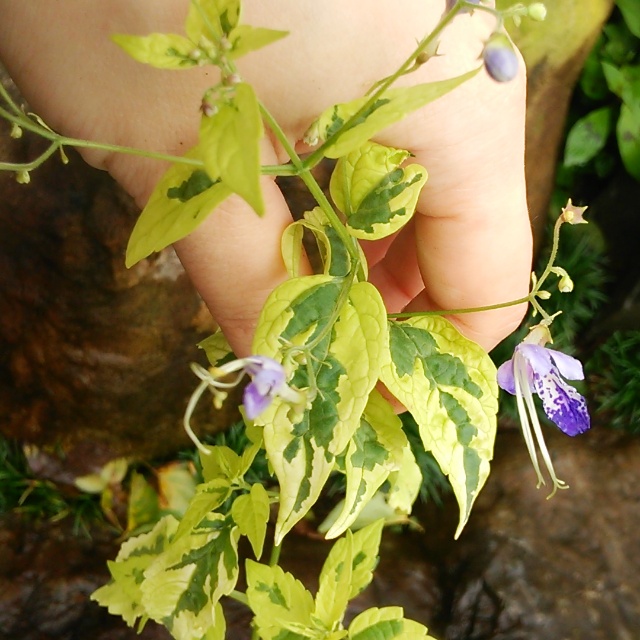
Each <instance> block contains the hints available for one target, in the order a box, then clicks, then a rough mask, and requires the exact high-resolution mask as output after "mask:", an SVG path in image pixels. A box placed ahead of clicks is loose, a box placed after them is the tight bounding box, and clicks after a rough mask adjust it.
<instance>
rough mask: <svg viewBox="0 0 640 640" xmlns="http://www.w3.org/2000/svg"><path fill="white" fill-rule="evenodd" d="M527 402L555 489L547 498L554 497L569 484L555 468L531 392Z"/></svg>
mask: <svg viewBox="0 0 640 640" xmlns="http://www.w3.org/2000/svg"><path fill="white" fill-rule="evenodd" d="M525 400H526V402H527V406H528V408H529V412H530V414H531V423H532V426H533V432H534V433H535V435H536V440H537V441H538V448H539V449H540V454H541V455H542V459H543V460H544V464H545V466H546V467H547V471H548V472H549V476H550V477H551V480H552V482H553V490H552V491H551V493H550V494H549V495H548V496H547V500H548V499H549V498H552V497H553V496H554V495H555V494H556V491H557V490H558V489H568V488H569V485H568V484H567V483H566V482H565V481H564V480H560V479H559V478H558V477H557V476H556V472H555V469H554V468H553V462H551V456H550V455H549V450H548V449H547V444H546V442H545V441H544V436H543V435H542V428H541V427H540V421H539V420H538V414H537V413H536V407H535V404H534V402H533V396H532V395H531V392H529V397H527V398H525Z"/></svg>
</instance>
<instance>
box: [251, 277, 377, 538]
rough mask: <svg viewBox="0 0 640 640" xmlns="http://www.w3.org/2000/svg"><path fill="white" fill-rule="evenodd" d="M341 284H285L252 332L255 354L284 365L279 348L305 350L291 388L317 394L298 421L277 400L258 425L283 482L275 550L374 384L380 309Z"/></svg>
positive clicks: (312, 496)
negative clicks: (303, 361) (265, 356)
mask: <svg viewBox="0 0 640 640" xmlns="http://www.w3.org/2000/svg"><path fill="white" fill-rule="evenodd" d="M345 284H346V283H345V281H344V280H343V279H340V278H333V277H331V276H325V275H318V276H307V277H303V278H296V279H293V280H289V281H287V282H285V283H284V284H282V285H280V286H279V287H278V288H277V289H276V290H275V291H274V292H273V294H272V295H271V296H270V297H269V299H268V301H267V303H266V305H265V307H264V310H263V313H262V316H261V319H260V321H259V324H258V329H257V331H256V335H255V339H254V345H253V352H254V353H257V354H260V355H267V356H270V357H272V358H276V359H279V360H283V357H284V358H285V359H286V357H287V355H286V353H285V355H284V356H283V353H282V351H283V349H282V348H281V347H282V345H287V346H289V353H291V354H296V353H300V352H301V351H300V350H303V351H304V350H306V352H307V355H306V356H305V357H306V362H305V363H301V364H299V366H298V368H297V369H296V371H295V372H294V375H293V377H292V379H291V380H290V384H292V385H293V386H294V387H297V388H298V389H308V388H311V389H312V390H315V389H317V391H316V392H315V393H314V392H313V391H311V392H310V393H311V396H310V402H309V405H308V406H307V408H306V409H305V410H304V412H302V414H301V415H295V414H294V412H293V411H292V410H291V409H292V408H291V407H290V406H289V405H288V404H286V403H285V402H284V401H283V400H280V399H278V398H276V399H275V400H274V402H273V403H272V404H271V406H270V407H269V408H268V409H267V410H266V411H265V412H264V413H263V414H261V415H260V416H259V418H258V419H256V424H261V425H264V427H265V429H264V441H265V448H266V450H267V453H268V456H269V460H270V462H271V464H272V465H273V468H274V471H275V474H276V476H277V477H278V481H279V483H280V491H281V497H280V511H279V514H278V522H277V525H276V544H279V542H280V541H281V540H282V537H283V536H284V535H285V534H286V533H287V532H288V531H289V530H290V529H291V527H292V526H293V525H294V524H295V523H296V522H298V521H299V520H300V519H301V518H302V517H303V516H304V515H305V513H306V512H307V511H308V510H309V508H310V507H311V506H312V505H313V503H314V502H315V501H316V499H317V498H318V495H319V493H320V490H321V489H322V487H323V486H324V484H325V482H326V480H327V478H328V476H329V473H330V472H331V470H332V468H333V465H334V460H335V456H336V455H337V454H339V453H341V452H342V450H343V449H344V448H345V447H346V446H347V444H348V442H349V440H350V439H351V437H352V435H353V433H354V432H355V430H356V428H357V427H358V425H359V423H360V416H361V415H362V412H363V411H364V407H365V405H366V402H367V398H368V396H369V393H370V391H371V389H372V388H373V386H374V385H375V383H376V381H377V379H378V373H379V368H380V358H381V356H382V353H383V351H384V350H385V343H386V311H385V308H384V304H383V302H382V299H381V298H380V294H379V293H378V291H377V289H375V287H373V286H372V285H371V284H369V283H367V282H358V283H356V284H354V285H352V286H351V288H350V290H349V292H348V294H347V295H344V293H343V287H344V286H345ZM340 303H342V306H341V308H340V309H339V313H338V315H337V316H336V315H335V313H334V310H335V309H336V306H339V304H340ZM286 351H287V349H285V352H286Z"/></svg>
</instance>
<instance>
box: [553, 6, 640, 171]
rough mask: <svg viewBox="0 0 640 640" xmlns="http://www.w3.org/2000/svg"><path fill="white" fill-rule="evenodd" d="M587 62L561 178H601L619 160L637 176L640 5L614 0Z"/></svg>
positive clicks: (639, 164) (639, 158) (639, 168)
mask: <svg viewBox="0 0 640 640" xmlns="http://www.w3.org/2000/svg"><path fill="white" fill-rule="evenodd" d="M617 7H618V11H617V12H616V14H615V15H614V16H613V18H612V19H611V20H610V21H609V22H608V24H607V25H606V26H605V27H604V29H603V33H602V35H601V36H600V38H599V40H598V43H597V44H596V46H595V47H594V49H593V51H592V52H591V54H590V56H589V58H588V59H587V61H586V64H585V67H584V70H583V72H582V75H581V78H580V83H579V89H578V94H577V95H576V97H575V99H574V108H573V110H572V113H573V114H574V115H573V118H574V119H575V121H574V122H573V123H572V126H571V128H570V130H569V133H568V136H567V141H566V145H565V150H564V160H563V173H564V174H565V175H564V179H565V180H567V181H570V180H571V178H572V177H574V176H576V175H579V174H582V173H586V174H594V173H595V174H596V175H597V176H600V177H603V176H605V175H608V174H609V173H610V172H611V171H612V169H613V168H614V167H615V166H616V165H617V164H618V163H619V162H620V161H622V164H623V165H624V167H625V169H626V171H627V172H628V173H629V174H630V175H631V176H633V177H634V178H635V179H636V180H640V4H639V3H638V2H635V0H618V2H617Z"/></svg>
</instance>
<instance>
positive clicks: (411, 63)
mask: <svg viewBox="0 0 640 640" xmlns="http://www.w3.org/2000/svg"><path fill="white" fill-rule="evenodd" d="M465 6H466V3H465V2H464V1H463V0H458V2H456V4H455V5H454V6H453V8H452V9H451V11H449V12H447V14H446V15H445V16H444V17H443V18H442V19H441V20H440V22H439V23H438V24H437V25H436V27H435V28H434V30H433V31H431V33H429V34H428V35H426V36H425V37H424V38H423V39H422V40H421V41H420V42H419V43H418V46H417V47H416V48H415V49H414V51H413V53H411V55H410V56H409V57H408V58H407V59H406V60H405V61H404V62H403V63H402V64H401V65H400V67H399V68H398V69H397V70H396V72H395V73H394V74H392V75H390V76H389V77H388V78H385V79H384V80H382V81H380V82H379V83H376V84H375V85H374V87H372V89H370V90H369V91H372V93H371V95H370V96H369V99H368V100H367V101H366V102H365V103H364V104H363V105H362V107H360V109H358V111H356V113H354V114H353V115H352V116H351V117H350V118H349V119H348V120H347V122H346V123H345V124H344V125H343V126H342V127H340V129H339V130H338V131H337V132H336V133H334V134H333V135H332V136H329V138H327V139H326V140H325V141H324V142H323V143H322V144H321V145H320V146H319V147H318V148H317V149H316V150H315V151H313V152H312V153H311V154H310V155H309V156H307V158H306V159H305V161H304V166H305V167H306V168H307V169H311V168H313V167H314V166H315V165H317V164H318V163H319V162H320V161H321V160H322V158H324V155H325V151H326V150H327V148H328V147H330V146H331V145H332V144H334V143H335V142H336V140H337V139H338V137H339V136H340V135H342V134H343V133H344V132H345V131H348V130H349V129H351V128H353V127H354V126H355V125H356V124H357V123H358V121H359V120H360V119H361V117H362V116H363V115H364V114H365V113H367V112H368V111H369V110H370V109H371V107H372V105H373V104H374V103H375V102H376V101H377V100H379V99H380V98H381V96H382V94H383V93H384V92H385V91H386V90H387V89H388V88H389V87H390V86H391V85H392V84H393V83H394V82H395V81H396V80H397V79H398V78H400V77H401V76H403V75H406V74H407V73H409V72H410V71H412V70H413V69H414V68H417V67H416V64H415V63H416V59H417V57H418V56H419V55H420V54H421V53H422V52H423V51H424V50H425V49H426V48H427V47H429V45H430V44H432V43H433V42H434V41H435V40H436V38H438V37H439V36H440V34H441V33H442V31H444V29H445V28H446V27H447V26H448V25H449V23H450V22H452V20H453V19H454V18H455V16H456V15H457V14H458V13H459V11H460V9H462V8H464V7H465ZM473 6H475V5H473ZM373 89H375V90H373Z"/></svg>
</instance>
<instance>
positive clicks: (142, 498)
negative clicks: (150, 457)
mask: <svg viewBox="0 0 640 640" xmlns="http://www.w3.org/2000/svg"><path fill="white" fill-rule="evenodd" d="M159 515H160V505H159V503H158V494H157V493H156V491H155V489H154V488H153V487H152V486H151V485H150V484H149V483H148V482H147V481H146V480H145V478H144V476H143V475H142V474H141V473H138V472H136V471H134V472H133V473H132V474H131V482H130V485H129V504H128V506H127V532H128V533H131V532H132V531H135V530H136V529H137V528H138V527H141V526H143V525H148V524H150V523H152V522H157V520H158V517H159Z"/></svg>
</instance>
